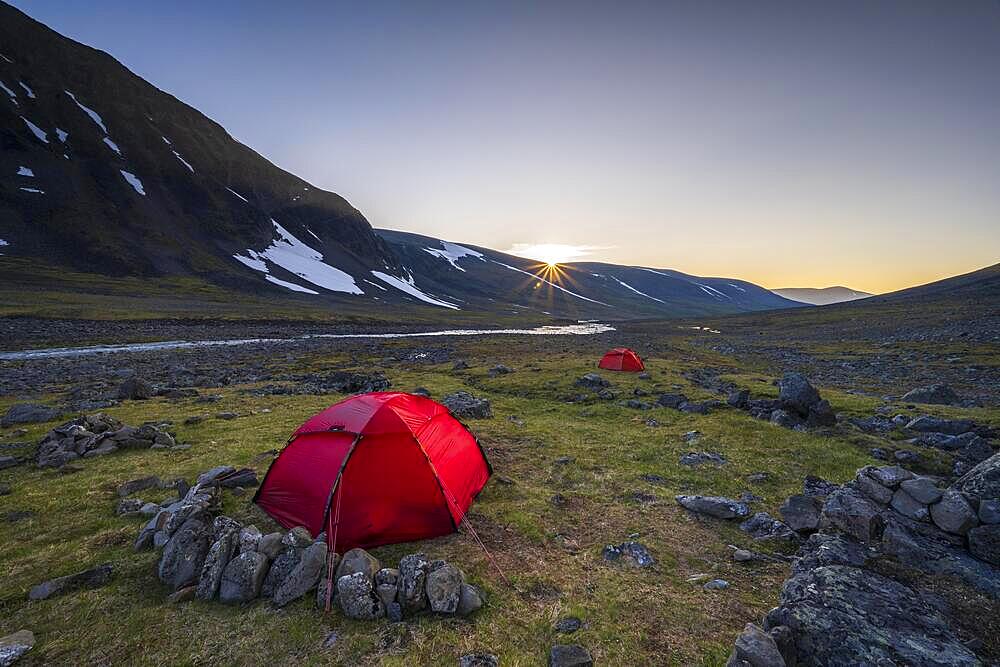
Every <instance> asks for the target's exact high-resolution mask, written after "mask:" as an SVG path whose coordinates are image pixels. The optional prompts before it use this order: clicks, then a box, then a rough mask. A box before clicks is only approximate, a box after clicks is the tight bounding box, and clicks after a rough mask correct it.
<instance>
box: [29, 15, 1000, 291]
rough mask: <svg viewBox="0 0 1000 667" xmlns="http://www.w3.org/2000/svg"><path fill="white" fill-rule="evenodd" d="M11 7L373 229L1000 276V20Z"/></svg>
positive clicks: (626, 251)
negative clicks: (336, 197) (342, 204)
mask: <svg viewBox="0 0 1000 667" xmlns="http://www.w3.org/2000/svg"><path fill="white" fill-rule="evenodd" d="M13 4H14V5H16V6H17V7H19V8H20V9H22V10H24V11H26V12H28V13H29V14H30V15H32V16H33V17H35V18H37V19H38V20H40V21H42V22H44V23H46V24H48V25H49V26H51V27H53V28H54V29H56V30H58V31H60V32H62V33H64V34H67V35H68V36H70V37H73V38H74V39H77V40H80V41H82V42H84V43H87V44H90V45H92V46H96V47H98V48H101V49H103V50H105V51H108V52H109V53H111V54H112V55H114V56H115V57H117V58H118V59H119V60H121V61H122V62H124V63H125V64H126V65H127V66H128V67H129V68H131V69H132V70H133V71H135V72H136V73H138V74H139V75H141V76H143V77H144V78H146V79H148V80H149V81H150V82H152V83H153V84H155V85H157V86H159V87H160V88H163V89H164V90H167V91H169V92H171V93H173V94H175V95H176V96H177V97H179V98H180V99H182V100H184V101H186V102H188V103H189V104H191V105H193V106H195V107H197V108H199V109H200V110H202V111H203V112H204V113H206V114H207V115H209V116H211V117H212V118H214V119H215V120H217V121H219V122H220V123H222V124H223V125H224V126H225V127H226V128H227V129H229V130H230V132H231V133H232V134H233V135H234V136H236V137H237V138H238V139H240V140H241V141H243V142H244V143H246V144H247V145H249V146H251V147H253V148H254V149H256V150H258V151H259V152H260V153H262V154H263V155H265V156H266V157H268V158H270V159H271V160H273V161H274V162H275V163H277V164H278V165H280V166H282V167H284V168H286V169H288V170H290V171H293V172H295V173H297V174H298V175H300V176H302V177H303V178H306V179H307V180H309V181H311V182H313V183H315V184H316V185H318V186H320V187H323V188H326V189H329V190H333V191H335V192H338V193H340V194H342V195H344V196H345V197H347V198H348V199H349V200H350V201H351V203H353V204H354V205H355V206H357V207H358V208H359V209H361V210H362V211H363V212H364V213H365V215H366V216H367V217H368V218H369V220H370V221H371V222H372V224H373V225H375V226H380V227H390V228H394V229H405V230H410V231H416V232H420V233H425V234H430V235H435V236H440V237H444V238H448V239H451V240H455V241H465V242H469V243H476V244H480V245H485V246H489V247H493V248H498V249H505V248H509V247H512V246H514V245H515V244H534V243H564V244H572V245H580V246H588V247H589V248H590V250H588V252H590V253H591V254H590V255H588V257H589V258H592V259H600V260H607V261H614V262H620V263H629V264H643V265H648V266H660V267H670V268H676V269H680V270H682V271H687V272H691V273H696V274H701V275H725V276H733V277H739V278H744V279H747V280H752V281H754V282H758V283H761V284H763V285H765V286H768V287H785V286H827V285H832V284H846V285H849V286H851V287H854V288H857V289H865V290H869V291H887V290H890V289H895V288H900V287H904V286H907V285H912V284H917V283H921V282H926V281H929V280H933V279H936V278H940V277H944V276H947V275H952V274H955V273H961V272H964V271H968V270H972V269H974V268H978V267H981V266H985V265H987V264H992V263H995V262H997V261H1000V75H998V72H1000V2H996V1H993V0H983V1H979V2H976V1H973V0H970V1H968V2H938V1H934V2H920V1H918V0H914V1H906V2H902V1H901V2H878V1H865V2H860V1H859V2H830V3H819V2H787V3H776V2H766V1H757V2H727V3H724V2H718V3H715V2H712V3H706V2H694V1H692V2H678V3H669V2H649V3H643V2H636V3H611V2H609V3H591V2H565V3H563V2H551V3H545V5H544V6H541V7H540V6H535V4H534V3H524V4H521V3H513V2H511V3H480V2H461V3H454V4H452V5H445V4H430V3H427V4H423V3H410V2H407V3H398V4H397V3H351V4H339V3H332V2H295V1H293V0H286V1H285V2H270V1H267V2H265V1H259V2H258V1H249V0H241V1H232V0H211V1H210V2H204V0H200V1H198V2H191V1H187V0H179V1H178V0H175V1H173V2H169V3H145V2H135V0H129V1H124V0H121V1H119V0H88V1H86V2H83V1H68V0H63V1H61V2H60V1H57V0H17V1H15V2H14V3H13ZM361 5H363V7H362V6H361Z"/></svg>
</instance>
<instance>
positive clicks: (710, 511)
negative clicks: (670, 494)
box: [675, 495, 750, 519]
mask: <svg viewBox="0 0 1000 667" xmlns="http://www.w3.org/2000/svg"><path fill="white" fill-rule="evenodd" d="M675 499H676V500H677V502H678V504H680V505H681V507H684V508H685V509H688V510H691V511H692V512H697V513H698V514H707V515H708V516H713V517H715V518H717V519H739V518H742V517H745V516H748V515H749V514H750V506H749V505H747V504H746V503H744V502H740V501H738V500H733V499H731V498H723V497H721V496H685V495H680V496H675Z"/></svg>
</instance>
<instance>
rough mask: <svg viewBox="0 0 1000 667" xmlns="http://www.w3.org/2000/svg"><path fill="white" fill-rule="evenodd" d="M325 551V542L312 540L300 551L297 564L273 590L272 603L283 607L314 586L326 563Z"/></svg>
mask: <svg viewBox="0 0 1000 667" xmlns="http://www.w3.org/2000/svg"><path fill="white" fill-rule="evenodd" d="M326 551H327V547H326V543H325V542H313V543H312V544H310V545H309V546H308V547H306V548H305V549H304V550H303V551H302V558H301V559H299V562H298V564H297V565H296V566H295V568H294V569H293V570H292V571H291V572H290V573H289V574H288V576H287V577H285V578H284V581H282V582H281V585H280V586H278V588H277V589H276V590H275V591H274V604H276V605H277V606H279V607H284V606H285V605H286V604H288V603H289V602H291V601H292V600H298V599H299V598H301V597H303V596H305V595H306V593H308V592H309V591H311V590H312V589H313V588H315V587H316V584H317V583H319V577H320V574H321V573H322V572H323V568H324V566H325V565H326Z"/></svg>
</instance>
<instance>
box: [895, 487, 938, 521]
mask: <svg viewBox="0 0 1000 667" xmlns="http://www.w3.org/2000/svg"><path fill="white" fill-rule="evenodd" d="M889 506H890V507H891V508H892V509H894V510H896V511H897V512H899V513H900V514H902V515H903V516H905V517H909V518H910V519H913V520H914V521H930V513H929V512H928V511H927V505H925V504H923V503H922V502H919V501H918V500H916V499H914V498H913V496H911V495H910V494H909V493H907V492H906V491H904V490H903V489H902V488H899V489H896V492H895V493H894V494H892V500H891V501H890V502H889Z"/></svg>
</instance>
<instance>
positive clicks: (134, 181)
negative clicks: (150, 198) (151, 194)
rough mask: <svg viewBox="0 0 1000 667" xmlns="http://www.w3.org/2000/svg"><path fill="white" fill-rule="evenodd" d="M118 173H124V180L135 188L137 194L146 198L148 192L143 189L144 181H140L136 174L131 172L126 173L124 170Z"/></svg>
mask: <svg viewBox="0 0 1000 667" xmlns="http://www.w3.org/2000/svg"><path fill="white" fill-rule="evenodd" d="M118 171H120V172H121V173H122V178H124V179H125V181H126V182H127V183H128V184H129V185H131V186H132V187H133V188H135V191H136V192H138V193H139V194H141V195H142V196H143V197H145V196H146V190H145V189H144V188H143V187H142V181H140V180H139V179H138V178H137V177H136V175H135V174H133V173H132V172H130V171H125V170H124V169H119V170H118Z"/></svg>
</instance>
